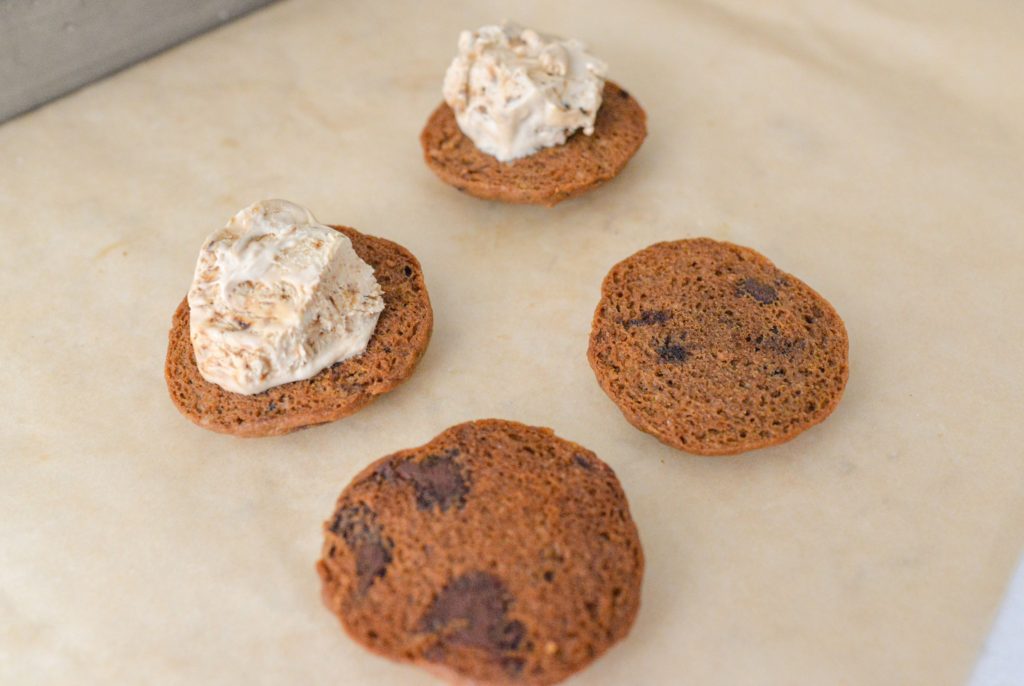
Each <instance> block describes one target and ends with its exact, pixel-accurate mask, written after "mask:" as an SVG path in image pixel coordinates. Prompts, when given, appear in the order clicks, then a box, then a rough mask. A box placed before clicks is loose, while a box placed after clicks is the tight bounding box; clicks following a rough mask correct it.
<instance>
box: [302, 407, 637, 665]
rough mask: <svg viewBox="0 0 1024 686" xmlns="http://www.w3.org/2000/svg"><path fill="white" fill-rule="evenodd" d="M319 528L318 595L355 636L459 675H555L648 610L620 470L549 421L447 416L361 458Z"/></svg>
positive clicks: (584, 660)
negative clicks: (411, 439)
mask: <svg viewBox="0 0 1024 686" xmlns="http://www.w3.org/2000/svg"><path fill="white" fill-rule="evenodd" d="M324 530H325V541H324V548H323V558H322V559H321V560H320V562H319V563H318V564H317V571H318V572H319V574H320V577H321V579H322V581H323V596H324V601H325V602H326V604H327V606H328V607H329V608H330V609H331V610H332V611H333V612H334V613H335V614H337V615H338V617H339V618H340V619H341V622H342V625H343V626H344V628H345V629H346V631H347V632H348V633H349V634H350V635H351V636H352V638H354V639H355V640H356V641H358V642H359V643H361V644H362V645H364V646H365V647H367V648H369V649H370V650H372V651H374V652H376V653H379V654H381V655H383V656H385V657H389V658H391V659H394V660H400V661H408V662H414V663H416V664H419V665H420V666H422V667H425V668H427V669H428V670H430V671H432V672H434V673H436V674H440V675H443V676H445V677H446V678H448V679H449V680H451V681H455V682H458V681H460V680H465V681H466V682H472V683H480V684H505V683H514V684H553V683H556V682H558V681H561V680H563V679H565V678H567V677H568V676H569V675H571V674H572V673H574V672H576V671H578V670H580V669H582V668H583V667H584V666H586V665H587V664H589V663H590V662H591V661H593V660H594V659H595V658H596V657H597V656H599V655H600V654H601V653H603V652H604V651H605V650H607V649H608V648H609V647H610V646H611V645H612V644H613V643H615V642H616V641H618V640H619V639H621V638H622V637H624V636H625V635H626V633H627V632H628V630H629V628H630V626H631V625H632V623H633V619H634V617H635V616H636V613H637V609H638V607H639V602H640V582H641V578H642V576H643V565H644V562H643V553H642V551H641V548H640V541H639V538H638V536H637V531H636V526H635V525H634V524H633V520H632V518H631V517H630V514H629V507H628V504H627V502H626V497H625V495H624V493H623V491H622V488H621V486H620V485H619V482H618V479H617V478H616V477H615V473H614V472H613V471H612V470H611V468H610V467H608V466H607V465H606V464H605V463H604V462H602V461H601V460H600V459H598V457H597V456H596V455H594V453H592V452H590V451H589V450H587V449H585V448H583V447H581V446H579V445H576V444H575V443H571V442H569V441H565V440H563V439H561V438H558V437H557V436H555V435H554V433H552V431H551V430H550V429H543V428H537V427H532V426H526V425H523V424H518V423H515V422H508V421H503V420H495V419H490V420H481V421H476V422H468V423H465V424H459V425H457V426H453V427H451V428H449V429H447V430H446V431H444V432H443V433H441V434H440V435H439V436H437V437H436V438H434V439H433V440H432V441H430V442H429V443H427V444H426V445H423V446H420V447H418V448H413V449H411V450H403V451H401V452H398V453H395V454H393V455H390V456H387V457H384V458H382V459H380V460H378V461H376V462H374V463H373V464H371V465H370V466H369V467H367V468H366V469H364V470H363V471H362V472H361V473H360V474H359V475H357V476H356V477H355V479H353V481H352V482H351V483H350V484H349V485H348V486H347V487H346V488H345V490H344V491H343V492H342V494H341V497H340V498H339V499H338V502H337V505H336V509H335V512H334V514H333V516H332V517H331V518H330V519H329V520H328V521H327V522H326V523H325V526H324Z"/></svg>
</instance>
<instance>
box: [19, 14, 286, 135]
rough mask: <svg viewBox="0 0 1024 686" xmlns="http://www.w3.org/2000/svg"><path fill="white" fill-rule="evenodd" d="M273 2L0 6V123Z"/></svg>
mask: <svg viewBox="0 0 1024 686" xmlns="http://www.w3.org/2000/svg"><path fill="white" fill-rule="evenodd" d="M273 1H274V0H0V121H3V120H5V119H8V118H10V117H13V116H14V115H16V114H20V113H21V112H24V111H26V110H29V109H31V108H33V107H35V106H37V105H40V104H42V103H44V102H46V101H48V100H52V99H53V98H56V97H59V96H60V95H63V94H64V93H67V92H69V91H71V90H74V89H75V88H78V87H79V86H82V85H85V84H87V83H89V82H90V81H93V80H95V79H98V78H100V77H102V76H106V75H107V74H110V73H111V72H114V71H117V70H118V69H121V68H122V67H125V66H128V65H129V64H132V63H134V62H137V61H138V60H141V59H143V58H146V57H149V56H150V55H153V54H154V53H157V52H159V51H161V50H164V49H165V48H168V47H171V46H172V45H175V44H176V43H179V42H181V41H183V40H185V39H186V38H189V37H190V36H194V35H195V34H197V33H200V32H202V31H205V30H207V29H210V28H212V27H214V26H217V25H218V24H221V23H224V22H226V21H229V20H231V19H234V18H236V17H238V16H240V15H242V14H245V13H246V12H248V11H250V10H252V9H255V8H257V7H262V6H263V5H268V4H270V3H271V2H273Z"/></svg>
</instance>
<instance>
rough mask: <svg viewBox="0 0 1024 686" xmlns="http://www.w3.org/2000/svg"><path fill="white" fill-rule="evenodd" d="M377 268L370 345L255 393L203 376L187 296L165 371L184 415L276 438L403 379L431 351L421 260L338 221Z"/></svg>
mask: <svg viewBox="0 0 1024 686" xmlns="http://www.w3.org/2000/svg"><path fill="white" fill-rule="evenodd" d="M332 228H334V229H336V230H338V231H340V232H342V233H343V234H345V235H346V236H348V237H349V239H350V240H351V241H352V247H353V248H354V249H355V251H356V254H357V255H359V257H360V258H362V259H363V260H364V261H366V262H367V263H368V264H369V265H370V266H371V267H373V268H374V274H375V276H376V278H377V281H378V283H380V286H381V289H382V290H383V292H384V311H383V312H382V313H381V315H380V319H379V320H378V321H377V328H376V329H375V330H374V332H373V336H372V337H371V338H370V342H369V344H368V345H367V347H366V351H365V352H364V353H363V354H362V355H359V356H357V357H353V358H350V359H348V360H344V361H342V362H339V363H337V364H335V365H333V366H331V367H328V368H327V369H324V370H323V371H321V372H320V373H319V374H317V375H316V376H313V377H312V378H309V379H306V380H305V381H295V382H292V383H286V384H282V385H280V386H274V387H273V388H269V389H267V390H266V391H263V392H262V393H257V394H255V395H241V394H238V393H232V392H230V391H226V390H224V389H223V388H221V387H220V386H218V385H216V384H214V383H211V382H209V381H207V380H206V379H204V378H203V377H202V376H201V375H200V373H199V369H198V367H196V359H195V355H194V353H193V351H192V342H191V340H190V339H189V307H188V299H187V298H186V299H185V300H183V301H182V302H181V304H180V305H178V309H177V311H176V312H175V313H174V317H173V319H172V320H171V331H170V334H169V336H168V344H167V361H166V364H165V366H164V376H165V378H166V380H167V389H168V390H169V391H170V394H171V399H172V400H173V401H174V404H175V405H176V406H177V407H178V409H179V410H180V411H181V413H182V414H183V415H185V416H186V417H188V418H189V419H190V420H192V421H193V422H195V423H196V424H198V425H199V426H202V427H204V428H207V429H211V430H213V431H218V432H221V433H228V434H234V435H236V436H276V435H280V434H285V433H288V432H290V431H294V430H296V429H300V428H302V427H306V426H311V425H313V424H323V423H325V422H331V421H334V420H335V419H341V418H342V417H346V416H348V415H350V414H352V413H353V412H355V411H357V410H359V409H360V408H362V407H363V406H364V405H366V404H368V403H369V402H370V401H371V400H373V399H374V398H376V397H377V396H378V395H380V394H382V393H386V392H388V391H390V390H391V389H392V388H394V387H395V386H397V385H398V384H400V383H401V382H402V381H404V380H405V379H406V378H407V377H408V376H409V375H410V374H412V371H413V369H414V368H415V367H416V363H417V362H419V360H420V357H422V356H423V353H424V351H425V350H426V349H427V342H428V341H429V340H430V333H431V330H432V328H433V323H434V315H433V311H432V310H431V308H430V298H429V296H428V295H427V286H426V284H425V283H424V281H423V273H422V271H421V270H420V263H419V262H418V261H417V260H416V258H415V257H413V255H412V253H410V252H409V251H408V250H406V249H405V248H403V247H402V246H400V245H398V244H396V243H392V242H391V241H388V240H385V239H383V238H377V237H375V236H366V235H364V234H361V233H359V232H358V231H356V230H355V229H350V228H347V227H343V226H335V227H332Z"/></svg>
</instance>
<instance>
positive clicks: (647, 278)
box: [588, 238, 849, 455]
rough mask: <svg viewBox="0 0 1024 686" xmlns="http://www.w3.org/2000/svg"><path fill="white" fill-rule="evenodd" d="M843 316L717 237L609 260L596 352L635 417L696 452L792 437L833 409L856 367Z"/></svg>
mask: <svg viewBox="0 0 1024 686" xmlns="http://www.w3.org/2000/svg"><path fill="white" fill-rule="evenodd" d="M848 354H849V343H848V340H847V336H846V327H845V326H844V325H843V321H842V320H841V319H840V318H839V315H838V314H837V313H836V311H835V310H834V309H833V308H832V306H831V305H830V304H829V303H828V302H827V301H826V300H825V299H824V298H822V297H821V296H820V295H818V293H816V292H815V291H814V290H813V289H811V287H810V286H808V285H807V284H805V283H804V282H802V281H800V279H797V278H796V277H794V276H791V275H790V274H787V273H785V272H783V271H781V270H779V269H778V268H776V267H775V265H774V264H772V263H771V261H769V260H768V259H767V258H765V257H764V256H763V255H760V254H759V253H757V252H755V251H753V250H751V249H749V248H744V247H741V246H738V245H733V244H732V243H725V242H719V241H714V240H711V239H709V238H696V239H690V240H681V241H673V242H668V243H657V244H655V245H652V246H650V247H648V248H645V249H644V250H641V251H640V252H638V253H636V254H634V255H632V256H631V257H628V258H626V259H625V260H623V261H622V262H619V263H618V264H617V265H615V266H614V267H612V269H611V271H610V272H609V273H608V276H606V277H605V280H604V283H603V284H602V287H601V301H600V302H599V303H598V306H597V311H596V312H595V313H594V321H593V328H592V329H591V333H590V348H589V350H588V357H589V359H590V365H591V367H593V369H594V373H595V374H596V375H597V380H598V382H599V383H600V384H601V387H602V388H603V389H604V391H605V392H606V393H607V394H608V395H609V396H610V397H611V399H612V400H613V401H615V403H616V404H617V405H618V406H619V408H620V409H621V410H622V413H623V414H624V415H625V416H626V419H628V420H629V422H630V423H632V424H633V425H634V426H636V427H637V428H638V429H640V430H641V431H646V432H647V433H650V434H653V435H654V436H656V437H657V438H659V439H660V440H661V441H663V442H665V443H667V444H669V445H671V446H674V447H676V448H679V449H681V450H685V451H687V452H691V453H696V454H699V455H730V454H734V453H740V452H743V451H746V450H753V449H755V448H763V447H765V446H769V445H774V444H776V443H782V442H783V441H787V440H789V439H791V438H793V437H794V436H796V435H797V434H799V433H801V432H802V431H804V430H806V429H808V428H810V427H811V426H813V425H815V424H817V423H818V422H820V421H822V420H823V419H825V418H826V417H827V416H828V415H829V414H830V413H831V412H832V410H834V409H835V407H836V405H837V404H838V402H839V398H840V397H841V396H842V393H843V388H844V387H845V386H846V379H847V375H848V370H849V362H848Z"/></svg>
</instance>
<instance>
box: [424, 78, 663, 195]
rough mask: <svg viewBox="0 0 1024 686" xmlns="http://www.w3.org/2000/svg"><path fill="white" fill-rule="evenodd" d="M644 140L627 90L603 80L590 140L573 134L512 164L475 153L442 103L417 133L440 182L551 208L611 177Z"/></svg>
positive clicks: (642, 118) (642, 123)
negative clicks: (600, 98)
mask: <svg viewBox="0 0 1024 686" xmlns="http://www.w3.org/2000/svg"><path fill="white" fill-rule="evenodd" d="M646 136H647V115H646V114H645V113H644V111H643V109H642V108H641V107H640V104H639V103H638V102H637V101H636V100H635V99H634V98H633V97H632V96H631V95H630V94H629V93H627V92H626V91H624V90H622V89H621V88H619V87H618V86H617V85H616V84H614V83H612V82H611V81H606V82H605V85H604V92H603V94H602V103H601V108H600V109H599V110H598V111H597V118H596V119H595V121H594V133H593V134H592V135H590V136H587V135H585V134H583V133H582V132H579V131H577V132H576V133H575V134H573V135H572V136H570V137H569V139H568V140H567V141H566V142H565V143H564V144H563V145H556V146H554V147H551V148H544V149H542V150H539V151H537V152H536V153H534V154H532V155H529V156H527V157H522V158H520V159H517V160H512V161H511V162H499V161H498V160H497V159H496V158H495V157H493V156H491V155H489V154H487V153H485V152H482V151H480V150H479V149H478V148H477V147H476V145H475V144H474V143H473V141H472V140H470V139H469V138H468V137H467V136H465V135H464V134H463V133H462V131H461V130H460V129H459V125H458V123H457V122H456V121H455V113H454V112H452V109H451V108H450V107H449V106H448V105H447V104H445V103H441V105H440V106H439V107H438V108H437V109H436V110H434V112H433V114H431V115H430V119H428V120H427V125H426V127H424V129H423V133H421V134H420V143H421V144H422V146H423V157H424V159H426V162H427V166H429V167H430V168H431V169H432V170H433V171H434V173H435V174H437V175H438V176H439V177H440V178H441V180H442V181H444V182H445V183H447V184H450V185H452V186H455V187H456V188H458V189H459V190H462V191H465V192H467V193H469V194H470V195H473V196H476V197H478V198H483V199H485V200H502V201H504V202H510V203H525V204H532V205H548V206H552V205H556V204H558V203H560V202H561V201H563V200H566V199H568V198H571V197H574V196H576V195H579V194H581V193H584V192H586V191H588V190H590V189H592V188H594V187H596V186H599V185H601V184H602V183H604V182H605V181H608V180H610V179H612V178H613V177H615V176H616V175H617V174H618V173H619V172H620V171H622V168H623V167H625V166H626V163H627V162H628V161H629V160H630V158H631V157H633V154H634V153H636V151H637V149H639V148H640V144H641V143H643V140H644V138H645V137H646Z"/></svg>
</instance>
